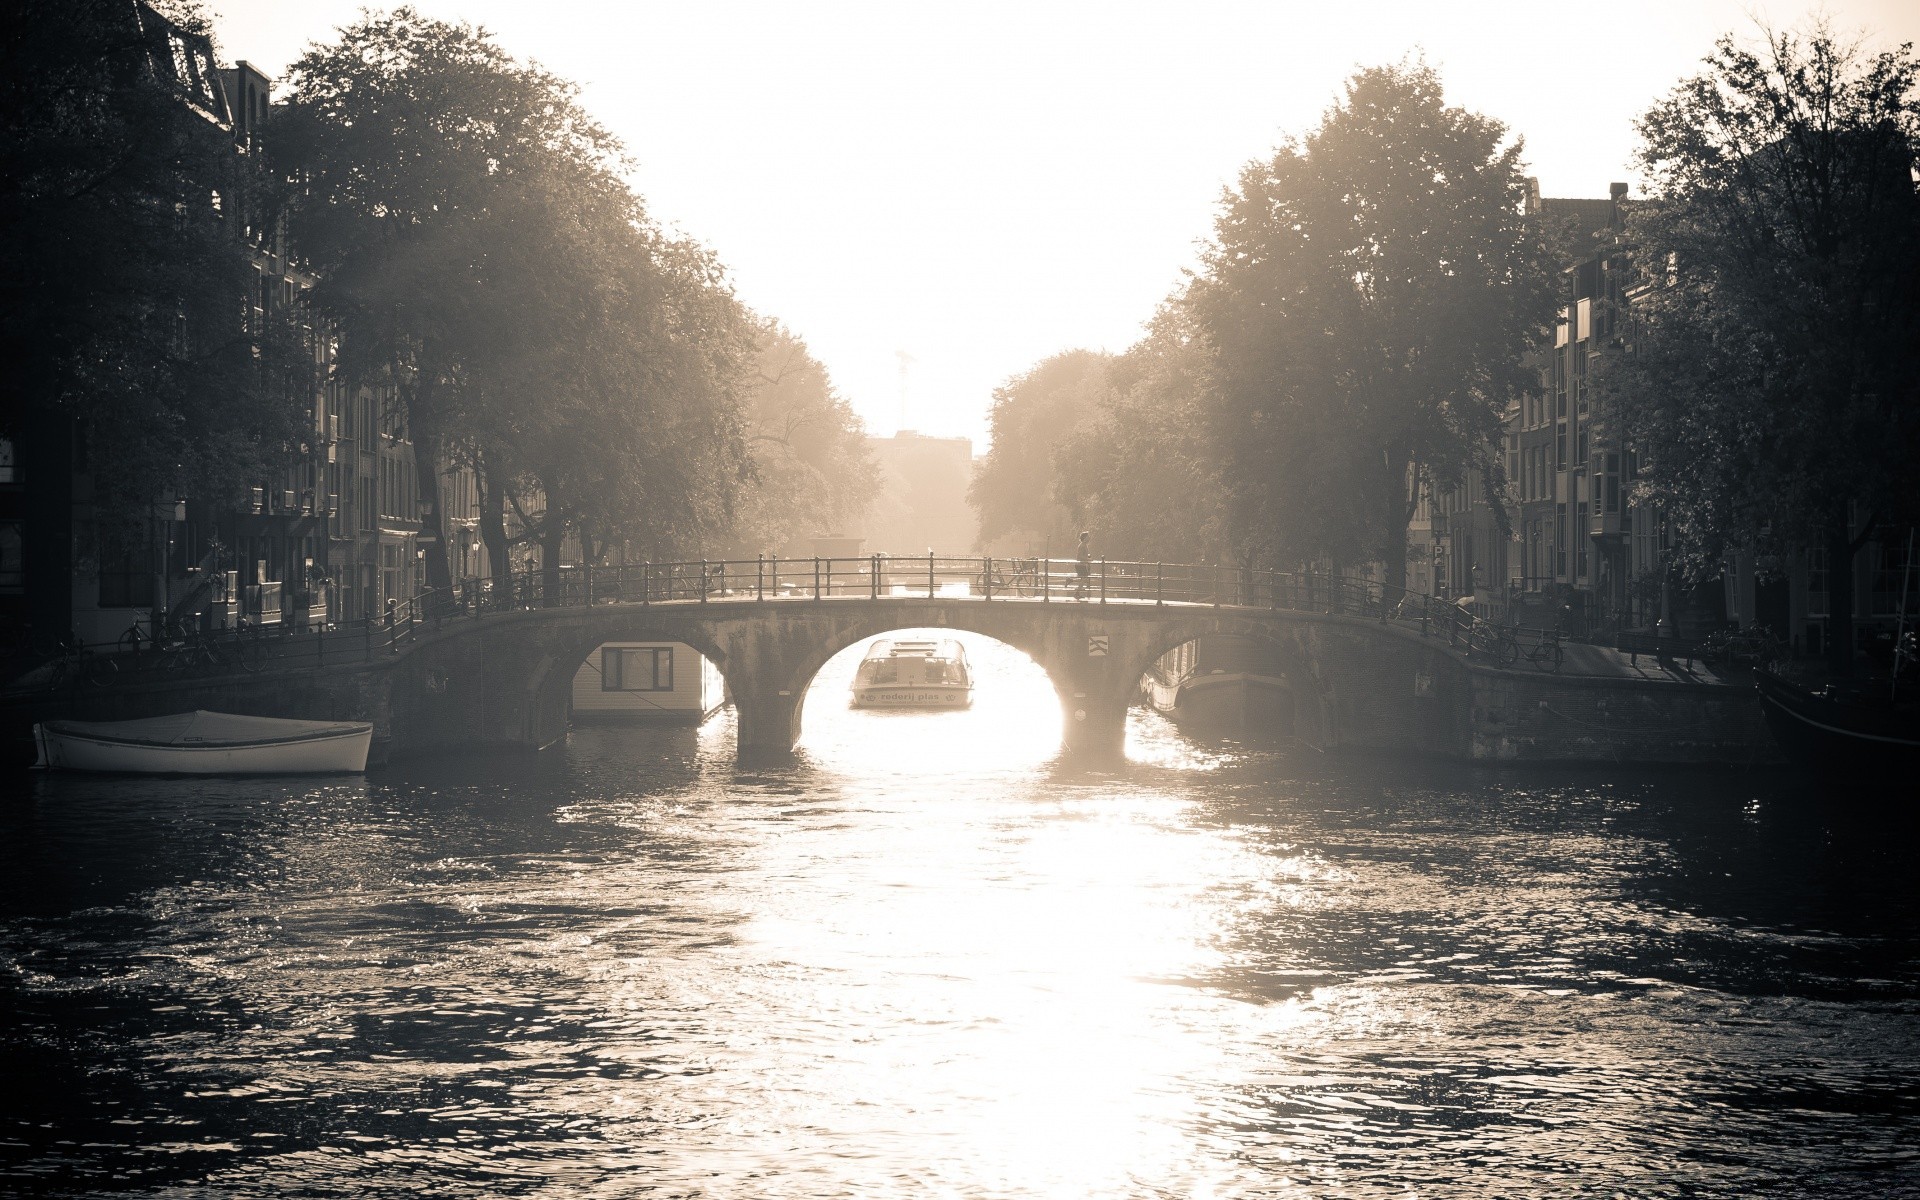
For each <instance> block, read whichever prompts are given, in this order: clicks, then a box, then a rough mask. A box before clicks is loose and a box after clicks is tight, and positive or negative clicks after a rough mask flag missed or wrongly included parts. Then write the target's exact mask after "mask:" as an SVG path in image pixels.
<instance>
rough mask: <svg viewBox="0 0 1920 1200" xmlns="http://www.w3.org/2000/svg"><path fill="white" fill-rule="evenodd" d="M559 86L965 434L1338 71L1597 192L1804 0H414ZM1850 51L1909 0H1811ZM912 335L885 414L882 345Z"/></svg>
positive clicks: (871, 417)
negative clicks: (1734, 55)
mask: <svg viewBox="0 0 1920 1200" xmlns="http://www.w3.org/2000/svg"><path fill="white" fill-rule="evenodd" d="M211 7H212V10H213V13H214V16H215V32H216V35H217V37H218V38H219V41H220V47H221V53H222V56H223V57H224V58H225V59H227V60H229V61H230V60H232V59H237V58H243V59H246V60H248V61H249V62H252V63H253V64H255V65H256V66H258V67H260V68H262V69H264V70H266V71H267V72H268V73H269V74H274V75H278V74H279V73H280V72H281V70H282V69H283V68H284V67H285V66H286V64H288V63H289V62H291V61H292V60H293V59H294V58H295V57H297V56H298V54H299V53H300V51H301V49H302V48H303V47H304V46H305V45H307V44H308V43H309V42H312V41H315V40H325V39H327V38H329V37H330V36H331V34H332V31H333V30H334V29H336V28H338V27H339V26H341V25H342V24H345V23H348V22H350V21H352V20H353V19H354V18H355V17H356V15H357V14H358V13H359V11H360V9H361V7H362V5H361V4H360V3H359V2H358V0H212V4H211ZM415 7H417V8H419V9H420V10H422V11H424V12H427V13H429V14H431V15H434V16H438V17H442V18H447V19H454V20H463V21H469V22H472V23H474V24H477V25H481V26H483V27H485V28H486V29H488V30H491V31H492V32H493V33H494V34H495V35H496V37H497V38H498V40H499V42H500V44H501V45H502V46H504V47H505V48H506V49H507V50H508V51H509V52H511V53H513V54H515V55H517V56H519V57H523V58H533V59H537V60H538V61H539V62H541V63H542V64H543V65H544V66H546V67H547V68H549V69H550V70H553V71H555V72H556V73H558V74H560V75H562V76H565V77H567V78H569V79H572V80H574V81H575V82H577V83H579V84H580V85H581V87H582V89H583V99H584V102H585V104H586V107H587V108H588V109H589V110H590V111H591V112H593V113H594V114H595V116H597V117H598V118H599V119H600V120H601V121H602V122H603V123H604V124H605V125H607V126H608V127H609V128H611V129H612V130H613V132H614V133H616V134H617V135H618V136H619V137H620V138H621V139H622V140H623V141H624V142H625V143H626V146H627V148H628V150H629V152H630V153H631V155H632V157H633V158H634V160H635V161H636V163H637V164H638V166H637V170H636V171H635V174H634V176H633V183H634V185H635V186H636V187H637V189H638V190H639V191H640V192H641V194H642V195H644V196H645V197H646V198H647V201H648V203H649V205H650V206H651V208H652V211H653V213H654V216H655V217H656V218H657V219H658V220H660V221H661V222H662V223H663V224H665V225H667V226H669V227H670V228H674V229H677V230H679V231H681V232H683V233H686V234H688V235H691V236H693V237H695V238H697V239H699V240H700V241H702V242H705V243H706V244H708V245H709V246H711V247H713V248H714V249H715V250H716V251H717V252H718V253H719V255H720V256H721V258H722V260H723V261H724V262H725V263H726V264H727V266H728V268H729V269H730V271H731V273H732V276H733V279H734V281H735V284H736V286H737V288H738V290H739V294H740V296H741V298H742V299H743V300H744V301H745V302H746V303H747V304H749V305H751V306H752V307H753V308H755V309H756V310H758V311H760V312H763V313H767V314H770V315H772V316H775V317H778V318H779V319H781V320H782V321H784V322H786V323H787V325H789V326H790V327H791V328H793V329H794V330H795V331H796V332H797V333H799V334H800V335H801V336H802V337H803V338H805V339H806V341H807V343H808V345H809V346H811V347H812V349H813V352H814V353H815V354H816V355H817V356H818V357H819V358H820V359H821V360H822V361H823V362H825V363H826V364H827V367H828V369H829V371H831V372H832V375H833V378H834V381H835V383H836V384H837V386H838V387H839V389H840V391H841V393H842V394H843V395H845V396H846V397H847V398H848V399H849V400H851V401H852V402H853V404H854V406H855V408H856V409H858V410H859V412H860V413H861V415H862V416H864V417H865V418H866V421H867V423H868V426H869V427H870V428H871V429H872V430H873V431H874V432H876V433H882V434H884V433H890V432H892V431H893V430H894V429H895V428H896V427H897V426H904V427H905V428H911V429H919V430H921V431H923V432H929V433H950V434H962V435H965V436H968V437H972V438H973V439H975V450H976V452H978V451H982V450H984V449H985V432H986V411H987V406H988V404H989V403H990V400H991V395H992V392H993V389H994V388H995V387H996V386H998V385H999V384H1000V383H1002V382H1004V381H1005V380H1006V379H1007V378H1008V377H1010V376H1013V375H1016V374H1018V373H1020V372H1022V371H1024V370H1026V369H1027V368H1028V367H1030V366H1032V365H1033V364H1034V363H1035V362H1037V361H1038V360H1040V359H1041V358H1044V357H1046V356H1047V355H1049V354H1052V353H1055V352H1056V351H1060V350H1065V349H1070V348H1073V347H1089V348H1095V349H1101V348H1104V349H1108V350H1115V351H1118V350H1123V349H1125V348H1126V347H1127V346H1128V345H1130V344H1131V343H1132V342H1133V341H1134V340H1135V339H1136V338H1137V337H1138V335H1139V331H1140V326H1141V324H1142V322H1144V321H1145V320H1146V319H1147V318H1148V317H1149V316H1150V315H1151V314H1152V312H1153V310H1154V308H1155V306H1156V305H1157V304H1158V303H1159V302H1160V301H1161V300H1162V298H1164V297H1165V296H1166V295H1167V294H1168V293H1169V292H1170V291H1171V290H1172V289H1173V287H1174V286H1175V284H1176V283H1177V282H1178V280H1179V278H1180V272H1181V270H1182V269H1183V268H1184V267H1187V266H1190V265H1191V264H1192V263H1193V261H1194V259H1195V246H1196V244H1197V243H1198V242H1200V241H1201V240H1203V239H1204V238H1206V236H1207V235H1208V233H1209V231H1210V229H1211V227H1212V221H1213V216H1214V212H1215V209H1216V207H1217V204H1218V201H1219V198H1220V193H1221V189H1222V188H1223V187H1225V186H1226V185H1227V184H1229V183H1230V182H1231V181H1232V180H1233V179H1234V177H1235V176H1236V174H1237V173H1238V171H1239V169H1240V167H1241V166H1242V165H1243V164H1244V163H1245V162H1247V161H1248V160H1249V159H1252V158H1254V157H1258V156H1262V155H1264V154H1267V153H1269V152H1270V151H1271V149H1272V147H1273V146H1274V145H1275V144H1276V143H1277V142H1278V141H1279V140H1280V139H1281V138H1282V137H1283V136H1285V135H1286V134H1288V133H1298V132H1303V131H1305V130H1306V129H1308V128H1309V127H1311V126H1312V125H1313V124H1315V123H1316V122H1317V120H1318V118H1319V116H1320V114H1321V112H1322V111H1323V110H1324V109H1325V107H1326V106H1327V105H1328V104H1329V103H1330V102H1331V101H1332V100H1333V99H1334V98H1335V97H1336V96H1337V94H1338V92H1339V88H1340V86H1341V82H1342V80H1343V79H1344V78H1345V77H1346V76H1347V75H1348V74H1349V73H1351V71H1352V70H1353V69H1354V68H1355V67H1357V66H1363V65H1373V64H1378V63H1383V62H1391V61H1396V60H1398V59H1400V58H1401V57H1402V56H1404V55H1407V54H1408V53H1410V52H1413V53H1424V55H1425V56H1426V58H1427V60H1428V61H1429V62H1431V63H1433V64H1434V65H1436V66H1437V67H1439V68H1440V71H1441V74H1442V78H1443V79H1444V81H1445V83H1446V86H1447V91H1448V96H1449V99H1450V100H1451V101H1452V102H1454V103H1457V104H1464V105H1466V106H1468V107H1471V108H1475V109H1478V110H1480V111H1482V112H1485V113H1487V114H1489V115H1491V116H1494V117H1497V118H1499V119H1500V120H1502V121H1504V122H1506V123H1507V125H1508V126H1509V127H1511V128H1512V129H1513V130H1514V132H1516V133H1517V134H1519V135H1521V136H1523V137H1524V138H1525V139H1526V144H1527V156H1528V159H1529V161H1530V162H1531V163H1532V165H1533V170H1534V173H1535V174H1537V175H1538V176H1539V177H1540V181H1541V185H1542V188H1543V189H1544V191H1545V193H1546V194H1547V195H1549V196H1596V197H1604V196H1605V195H1606V194H1607V184H1608V182H1609V181H1610V180H1616V179H1627V180H1631V178H1632V176H1631V175H1630V173H1629V172H1628V171H1627V169H1626V160H1627V156H1628V154H1629V152H1630V150H1631V147H1632V144H1633V131H1632V120H1633V118H1634V116H1635V115H1636V114H1638V113H1640V112H1642V111H1644V110H1645V108H1646V107H1647V105H1648V104H1649V103H1650V102H1651V101H1652V100H1653V99H1654V98H1655V97H1656V96H1658V95H1660V94H1661V93H1663V92H1665V91H1666V90H1668V89H1669V88H1670V87H1672V85H1673V84H1674V83H1675V82H1676V81H1677V80H1679V79H1680V78H1681V77H1683V76H1684V75H1687V74H1689V73H1691V72H1692V71H1693V70H1694V69H1695V67H1696V66H1697V64H1698V62H1699V60H1700V58H1701V56H1702V55H1704V54H1705V53H1706V52H1707V51H1708V50H1709V49H1710V48H1711V45H1712V42H1713V39H1714V38H1715V36H1717V35H1718V34H1720V33H1722V32H1728V31H1733V32H1736V33H1739V34H1741V35H1743V36H1751V35H1752V34H1753V33H1754V32H1755V29H1756V27H1755V24H1754V19H1755V18H1756V17H1759V18H1761V19H1764V20H1767V21H1769V22H1771V23H1773V24H1775V25H1785V26H1791V25H1796V24H1799V23H1801V22H1803V21H1804V19H1805V17H1806V14H1807V13H1808V12H1809V11H1811V10H1813V9H1814V8H1815V7H1816V6H1814V5H1811V4H1809V3H1807V0H1771V2H1767V0H1755V2H1754V3H1749V4H1743V3H1735V2H1732V0H1659V2H1652V0H1609V2H1608V3H1605V4H1542V3H1538V2H1537V0H1534V2H1529V3H1508V2H1500V3H1491V2H1488V3H1471V2H1468V3H1449V2H1447V0H1427V2H1425V3H1418V2H1409V0H1387V2H1382V0H1360V2H1351V0H1350V2H1347V3H1340V2H1338V0H1320V2H1317V3H1311V4H1308V3H1291V2H1289V3H1275V2H1269V3H1194V2H1183V3H1178V4H1174V3H1154V4H1129V3H1121V2H1117V0H1109V2H1105V3H1074V4H1047V3H1043V2H1039V0H1029V2H1027V3H1016V4H999V3H981V2H970V3H966V4H951V3H948V4H918V3H910V2H908V0H892V2H890V3H875V4H853V3H832V4H826V3H816V4H809V3H800V2H795V0H785V2H782V0H682V2H680V3H674V4H654V3H594V2H592V0H540V2H538V3H533V2H527V0H418V2H417V3H416V5H415ZM1818 8H1819V11H1822V12H1824V13H1825V14H1826V15H1827V17H1828V19H1829V20H1830V21H1831V23H1832V24H1833V26H1834V27H1835V29H1836V30H1837V31H1841V32H1847V33H1851V34H1855V35H1860V36H1862V37H1863V38H1864V40H1865V42H1866V44H1867V45H1868V46H1870V47H1882V46H1886V45H1891V44H1897V43H1898V42H1902V41H1913V42H1920V3H1914V2H1913V0H1829V2H1828V3H1826V4H1825V5H1822V6H1818ZM902 352H904V353H906V354H908V355H911V356H912V359H913V362H912V364H911V366H910V368H909V374H908V377H907V385H906V407H905V419H904V422H903V421H902V404H901V396H902V390H901V374H900V360H899V358H898V355H899V354H900V353H902Z"/></svg>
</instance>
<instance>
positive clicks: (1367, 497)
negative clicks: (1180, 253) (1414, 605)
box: [1193, 64, 1551, 581]
mask: <svg viewBox="0 0 1920 1200" xmlns="http://www.w3.org/2000/svg"><path fill="white" fill-rule="evenodd" d="M1520 154H1521V144H1520V142H1519V141H1518V140H1517V139H1511V140H1510V139H1509V138H1508V136H1507V131H1506V128H1505V127H1504V126H1503V125H1501V124H1500V123H1499V122H1498V121H1495V120H1493V119H1491V118H1489V117H1485V116H1482V115H1479V114H1477V113H1472V112H1468V111H1467V110H1465V109H1462V108H1457V107H1449V106H1448V105H1447V104H1446V102H1445V97H1444V95H1443V93H1442V89H1441V84H1440V78H1439V76H1438V74H1437V73H1435V72H1434V71H1433V70H1432V69H1431V68H1429V67H1427V66H1425V65H1424V64H1413V65H1406V64H1402V65H1399V66H1389V67H1375V68H1370V69H1367V70H1363V71H1360V72H1359V73H1357V74H1356V75H1354V76H1353V77H1352V78H1351V79H1350V80H1349V81H1348V84H1347V87H1346V93H1345V96H1344V97H1343V99H1342V100H1341V102H1340V103H1338V104H1336V105H1334V106H1333V107H1332V108H1330V109H1329V110H1328V111H1327V113H1326V115H1325V116H1324V117H1323V119H1322V120H1321V123H1320V125H1319V126H1318V127H1317V128H1316V129H1314V130H1312V131H1311V132H1309V133H1308V134H1306V135H1305V136H1304V137H1302V138H1298V139H1295V140H1290V141H1288V142H1287V143H1285V144H1284V145H1283V146H1281V148H1280V149H1279V150H1278V151H1277V152H1276V153H1275V154H1274V156H1273V157H1272V158H1271V159H1267V160H1262V161H1257V162H1254V163H1252V164H1250V165H1249V166H1248V167H1247V168H1246V169H1245V170H1244V171H1243V172H1242V174H1241V177H1240V181H1239V185H1238V186H1237V187H1236V188H1234V189H1232V190H1230V191H1229V192H1228V194H1227V196H1226V198H1225V202H1224V206H1223V209H1222V211H1221V214H1220V217H1219V219H1218V222H1217V225H1216V233H1215V239H1214V242H1213V244H1212V246H1211V247H1210V248H1209V250H1208V252H1207V254H1206V258H1205V264H1204V266H1205V269H1204V271H1203V273H1202V275H1201V277H1200V278H1199V279H1198V280H1197V281H1196V284H1195V287H1194V290H1193V304H1194V312H1195V318H1196V322H1197V326H1198V329H1199V331H1200V332H1201V333H1202V334H1203V335H1204V336H1205V337H1206V339H1207V340H1208V341H1209V342H1210V343H1211V344H1212V346H1213V347H1214V348H1215V350H1216V351H1217V360H1216V363H1215V369H1214V384H1215V388H1216V402H1215V403H1214V404H1213V405H1211V406H1210V410H1211V418H1212V420H1211V431H1212V436H1213V445H1214V449H1215V453H1216V454H1217V455H1218V456H1219V461H1220V463H1221V472H1222V477H1223V482H1224V485H1225V487H1226V489H1227V496H1228V505H1229V514H1230V523H1231V534H1232V537H1233V538H1234V540H1235V541H1236V542H1238V543H1240V544H1241V545H1243V546H1244V547H1246V548H1248V549H1250V550H1253V551H1256V552H1258V553H1259V554H1261V555H1262V556H1267V557H1270V558H1271V559H1272V560H1273V561H1276V562H1279V563H1291V562H1300V561H1308V560H1313V559H1321V558H1331V559H1334V560H1337V561H1346V562H1356V561H1379V562H1382V563H1384V564H1385V566H1386V575H1387V578H1388V579H1390V580H1395V581H1397V580H1399V579H1401V578H1403V577H1404V572H1405V563H1406V528H1407V524H1408V521H1409V520H1410V518H1411V516H1412V513H1413V509H1414V503H1415V500H1416V499H1417V496H1418V492H1419V489H1420V488H1421V487H1422V486H1426V485H1447V484H1453V483H1457V482H1459V481H1460V480H1461V479H1462V478H1464V477H1465V476H1466V475H1467V474H1468V473H1469V472H1474V473H1479V474H1481V475H1483V476H1484V477H1486V479H1487V482H1488V484H1489V490H1490V491H1492V492H1493V493H1495V494H1497V493H1498V492H1499V491H1500V489H1501V485H1502V482H1503V481H1502V472H1501V465H1500V461H1499V456H1498V455H1497V454H1494V453H1492V445H1493V441H1494V438H1495V436H1496V435H1497V433H1498V431H1499V428H1500V420H1501V416H1502V414H1503V412H1504V410H1505V408H1506V405H1507V403H1508V401H1509V399H1510V398H1512V397H1514V396H1516V395H1517V394H1519V393H1520V391H1521V390H1522V389H1524V388H1525V387H1527V386H1528V384H1529V378H1528V376H1527V374H1526V373H1525V372H1524V371H1523V369H1522V366H1521V360H1522V356H1523V355H1524V354H1525V353H1526V351H1527V350H1528V349H1529V348H1531V347H1532V346H1533V345H1535V344H1536V343H1537V339H1538V338H1539V337H1540V334H1541V331H1542V330H1543V329H1544V328H1545V325H1546V320H1547V315H1548V311H1549V305H1550V299H1551V293H1550V283H1551V275H1550V272H1549V270H1548V264H1547V258H1546V252H1545V250H1544V249H1543V246H1542V240H1541V238H1540V237H1539V234H1538V230H1537V228H1536V226H1535V223H1534V222H1533V220H1532V219H1531V218H1530V217H1529V216H1528V215H1527V213H1526V211H1525V201H1526V197H1527V191H1528V186H1527V180H1526V178H1525V176H1524V175H1523V174H1522V169H1521V158H1520Z"/></svg>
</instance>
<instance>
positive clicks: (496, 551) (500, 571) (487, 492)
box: [474, 460, 513, 607]
mask: <svg viewBox="0 0 1920 1200" xmlns="http://www.w3.org/2000/svg"><path fill="white" fill-rule="evenodd" d="M474 474H475V477H476V478H477V479H478V480H479V483H480V542H481V544H482V545H484V546H485V547H486V548H487V567H488V570H489V571H490V572H491V574H492V575H493V599H494V605H495V606H496V607H502V606H504V605H505V604H506V603H507V597H508V591H509V589H510V588H512V586H513V562H512V560H511V559H510V558H509V557H508V556H507V523H506V518H505V516H504V511H505V509H506V504H507V498H506V496H505V494H504V493H503V492H502V490H501V489H500V488H499V487H497V486H495V485H494V483H493V477H492V475H491V474H489V473H488V471H487V466H486V462H485V460H481V461H480V462H479V463H477V464H476V465H475V467H474Z"/></svg>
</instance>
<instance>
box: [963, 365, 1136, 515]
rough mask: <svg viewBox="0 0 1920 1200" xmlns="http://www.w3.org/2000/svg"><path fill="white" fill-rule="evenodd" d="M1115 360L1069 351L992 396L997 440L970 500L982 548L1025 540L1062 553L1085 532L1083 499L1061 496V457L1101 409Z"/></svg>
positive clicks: (992, 423) (993, 430)
mask: <svg viewBox="0 0 1920 1200" xmlns="http://www.w3.org/2000/svg"><path fill="white" fill-rule="evenodd" d="M1111 362H1112V356H1111V355H1107V354H1101V353H1096V352H1094V351H1091V350H1068V351H1065V352H1063V353H1060V354H1056V355H1054V356H1052V357H1051V358H1048V359H1045V360H1044V361H1042V362H1040V363H1039V364H1037V365H1035V366H1034V367H1033V368H1032V369H1031V370H1029V371H1027V372H1026V373H1025V374H1023V375H1020V376H1017V377H1016V378H1013V379H1010V380H1008V381H1007V382H1006V383H1004V384H1002V385H1001V386H1000V387H998V388H995V389H994V392H993V409H992V411H991V413H990V414H989V417H988V426H989V430H990V437H991V439H992V441H991V445H990V448H989V449H988V451H987V455H986V460H985V461H984V462H983V463H981V465H980V467H979V469H978V470H977V471H975V473H974V477H973V484H972V486H971V487H969V488H968V489H967V499H968V500H969V501H971V502H972V504H973V506H974V508H975V509H977V510H978V511H979V513H980V536H979V541H980V544H981V545H983V546H985V545H988V544H990V543H991V542H993V540H994V539H995V538H1001V537H1011V536H1015V535H1018V534H1026V535H1027V536H1028V538H1029V539H1030V540H1037V541H1039V542H1041V543H1042V544H1043V546H1044V545H1052V546H1057V547H1059V548H1060V549H1062V550H1065V549H1066V547H1068V546H1071V545H1073V543H1074V539H1075V538H1076V537H1077V536H1078V531H1079V530H1080V529H1081V528H1083V527H1084V523H1085V519H1086V517H1087V512H1088V509H1087V503H1086V497H1084V496H1072V495H1068V496H1064V497H1063V496H1060V495H1059V494H1058V493H1057V491H1056V489H1055V486H1054V480H1055V474H1056V468H1055V463H1054V454H1055V452H1056V451H1057V450H1058V449H1059V448H1060V447H1061V446H1063V445H1065V444H1066V442H1067V441H1068V439H1069V438H1070V437H1071V436H1072V435H1073V433H1074V431H1075V430H1076V429H1077V428H1078V427H1079V426H1080V424H1081V422H1082V421H1084V420H1086V419H1087V418H1088V417H1089V416H1091V415H1092V414H1093V413H1094V412H1095V410H1096V409H1097V408H1098V406H1099V404H1100V403H1101V400H1102V397H1103V396H1104V395H1105V392H1106V387H1107V370H1108V367H1109V365H1110V363H1111Z"/></svg>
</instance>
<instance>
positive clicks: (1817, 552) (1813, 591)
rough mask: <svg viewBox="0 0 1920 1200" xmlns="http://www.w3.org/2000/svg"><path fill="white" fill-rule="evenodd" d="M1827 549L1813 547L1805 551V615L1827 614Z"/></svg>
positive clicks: (1821, 615) (1822, 615) (1817, 615)
mask: <svg viewBox="0 0 1920 1200" xmlns="http://www.w3.org/2000/svg"><path fill="white" fill-rule="evenodd" d="M1827 611H1828V610H1827V551H1826V547H1824V546H1820V547H1815V548H1814V549H1812V550H1809V551H1807V615H1808V616H1812V617H1824V616H1826V615H1827Z"/></svg>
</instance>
